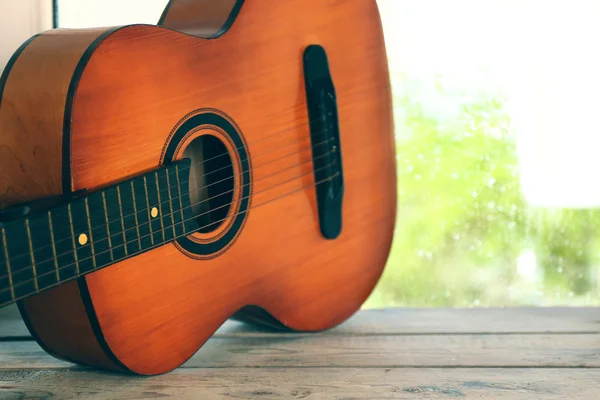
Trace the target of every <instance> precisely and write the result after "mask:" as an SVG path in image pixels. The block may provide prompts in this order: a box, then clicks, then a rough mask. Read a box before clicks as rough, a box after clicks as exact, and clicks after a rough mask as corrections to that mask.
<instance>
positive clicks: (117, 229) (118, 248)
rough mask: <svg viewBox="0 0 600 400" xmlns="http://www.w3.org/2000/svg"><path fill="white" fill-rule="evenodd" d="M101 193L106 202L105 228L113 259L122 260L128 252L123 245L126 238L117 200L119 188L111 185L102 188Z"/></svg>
mask: <svg viewBox="0 0 600 400" xmlns="http://www.w3.org/2000/svg"><path fill="white" fill-rule="evenodd" d="M103 194H104V198H105V199H106V204H107V207H106V208H105V210H106V215H107V216H108V228H107V230H108V231H109V232H110V239H111V244H112V246H111V248H112V252H113V259H114V260H122V259H124V258H125V257H127V255H128V252H127V246H125V241H126V240H127V238H126V237H125V223H124V221H123V212H122V209H121V201H120V200H119V198H120V197H119V190H118V188H117V187H112V188H108V189H106V190H104V192H103Z"/></svg>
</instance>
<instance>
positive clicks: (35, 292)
mask: <svg viewBox="0 0 600 400" xmlns="http://www.w3.org/2000/svg"><path fill="white" fill-rule="evenodd" d="M339 175H340V172H339V171H338V172H336V173H335V174H333V175H331V176H329V177H328V178H326V179H323V180H320V181H318V182H316V183H313V184H310V185H306V186H304V187H302V188H300V189H297V190H294V191H291V192H288V193H286V194H284V195H281V196H278V197H275V198H273V199H271V200H268V201H266V202H264V203H260V204H258V205H255V206H253V207H250V208H249V209H248V210H245V211H242V212H239V213H237V214H235V215H232V216H228V217H226V218H224V219H223V220H221V221H215V222H211V223H210V224H208V225H206V226H203V227H200V228H199V230H200V229H203V228H206V227H209V226H211V225H214V224H216V223H219V222H222V221H225V220H227V219H229V218H233V217H235V216H237V215H240V214H243V213H249V212H250V211H251V210H254V209H257V208H259V207H262V206H265V205H267V204H271V203H273V202H275V201H278V200H281V199H283V198H286V197H288V196H291V195H293V194H295V193H299V192H301V191H303V190H306V189H309V188H312V187H316V186H318V185H321V184H323V183H325V182H328V181H330V180H332V179H335V178H336V177H337V176H339ZM196 218H197V217H194V218H189V219H187V220H185V221H181V222H178V223H177V224H174V225H173V226H176V225H181V224H185V223H186V222H188V221H191V220H194V219H196ZM165 229H170V227H169V228H165ZM162 230H163V231H164V229H162ZM184 230H185V225H184ZM189 235H190V233H184V234H183V235H180V236H177V237H174V238H173V239H172V240H171V241H169V242H167V243H161V244H158V245H154V246H151V247H149V248H147V249H144V250H140V251H138V252H135V253H133V254H130V255H129V257H135V256H137V255H139V254H142V253H145V252H147V251H150V250H154V249H156V248H159V247H162V246H164V245H165V244H168V243H172V242H174V241H176V240H178V239H180V238H182V237H186V236H189ZM149 236H150V235H145V236H144V237H142V238H145V237H149ZM142 238H140V239H142ZM137 241H138V239H135V240H132V241H129V242H127V243H123V244H122V245H119V246H116V247H114V248H113V250H114V249H115V248H118V247H124V246H126V245H128V244H131V243H134V242H137ZM109 251H110V250H105V251H102V252H100V253H98V254H94V255H92V256H90V257H87V258H85V259H82V260H79V261H78V262H77V263H71V264H69V265H65V266H63V267H61V268H58V269H55V270H53V271H49V272H46V273H43V274H41V275H39V276H37V277H34V278H32V279H29V280H27V281H24V282H20V283H18V284H16V285H13V286H12V289H13V290H14V289H16V288H17V287H19V286H23V285H26V284H28V283H30V282H33V281H39V278H41V277H44V276H46V275H51V274H56V271H57V270H58V271H60V270H64V269H66V268H70V267H72V266H74V265H78V264H79V263H81V262H83V261H87V260H90V259H92V258H94V257H97V256H98V255H101V254H104V253H108V252H109ZM119 261H123V260H119ZM119 261H117V262H119ZM103 268H106V267H103ZM92 272H95V271H93V270H92V271H88V272H87V273H92ZM79 276H81V274H80V275H79ZM79 276H74V277H71V278H68V279H65V280H64V281H58V282H56V283H54V284H52V285H49V286H47V287H44V288H43V289H42V290H39V289H38V290H35V291H34V292H32V293H28V294H26V295H23V296H20V297H16V298H13V299H11V300H10V301H7V302H4V303H1V304H0V307H3V306H5V305H8V304H11V303H13V302H15V301H19V300H22V299H25V298H27V297H29V296H32V295H33V294H37V293H40V292H42V291H45V290H48V289H51V288H53V287H56V286H58V285H61V284H63V283H66V282H68V281H71V280H73V279H76V278H78V277H79ZM59 277H60V273H59ZM59 279H60V278H59ZM8 290H11V288H10V287H8V288H5V289H2V290H0V294H2V293H3V292H6V291H8Z"/></svg>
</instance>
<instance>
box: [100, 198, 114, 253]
mask: <svg viewBox="0 0 600 400" xmlns="http://www.w3.org/2000/svg"><path fill="white" fill-rule="evenodd" d="M102 208H103V209H104V220H105V224H106V238H107V241H108V249H109V254H110V261H111V262H114V261H115V252H114V250H113V244H112V237H111V233H110V220H109V219H108V209H107V207H106V192H104V191H103V192H102Z"/></svg>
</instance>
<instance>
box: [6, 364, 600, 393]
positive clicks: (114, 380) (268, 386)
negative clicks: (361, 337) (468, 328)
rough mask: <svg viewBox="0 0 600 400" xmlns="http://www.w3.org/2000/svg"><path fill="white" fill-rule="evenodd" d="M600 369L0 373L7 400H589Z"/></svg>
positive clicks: (599, 389) (599, 379)
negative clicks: (143, 375) (149, 375)
mask: <svg viewBox="0 0 600 400" xmlns="http://www.w3.org/2000/svg"><path fill="white" fill-rule="evenodd" d="M599 382H600V370H589V369H588V370H586V369H473V370H464V369H412V368H404V369H402V368H400V369H383V368H371V369H353V368H344V369H303V368H295V369H279V368H271V369H258V370H257V369H219V370H214V369H213V370H211V369H180V370H177V371H176V372H173V373H171V374H167V375H162V376H157V377H152V378H136V377H129V376H122V375H109V374H104V373H98V372H87V371H84V370H80V369H76V370H73V371H65V370H60V371H25V372H20V371H15V372H1V373H0V385H1V386H0V398H2V399H23V398H25V399H33V398H35V399H44V400H46V399H51V398H52V399H54V398H57V399H65V398H86V399H88V398H91V399H97V400H101V399H111V400H121V399H128V400H131V399H152V398H162V397H174V398H177V399H184V400H185V399H194V400H195V399H283V398H296V399H340V398H352V399H374V398H377V399H459V398H478V399H479V398H488V399H500V400H502V399H511V400H521V399H533V398H535V399H557V398H566V399H590V400H596V399H597V398H598V394H599V393H600V384H599Z"/></svg>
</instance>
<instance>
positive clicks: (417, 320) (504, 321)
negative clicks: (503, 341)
mask: <svg viewBox="0 0 600 400" xmlns="http://www.w3.org/2000/svg"><path fill="white" fill-rule="evenodd" d="M442 333H452V334H458V333H467V334H468V333H485V334H489V333H511V334H514V333H528V334H536V333H562V334H564V333H600V308H509V309H501V308H492V309H389V310H369V311H362V312H360V313H359V314H357V315H356V316H354V317H353V318H351V319H350V320H348V321H347V322H346V323H344V324H342V325H340V326H339V327H337V328H335V329H333V330H330V331H327V332H324V333H322V334H325V335H334V336H342V335H352V336H361V335H383V334H387V335H395V334H442ZM282 335H284V336H285V337H289V334H287V333H284V334H282V333H280V332H273V331H268V330H265V329H262V328H256V327H252V326H249V325H246V324H242V323H239V322H235V321H228V322H227V323H226V324H225V325H224V326H223V327H222V328H221V329H219V331H218V332H217V334H216V336H217V337H248V336H257V337H271V336H282ZM308 335H310V334H308ZM15 336H17V337H19V336H29V333H28V332H27V329H26V328H25V325H24V324H23V322H22V321H21V317H20V315H19V313H18V311H17V310H16V308H15V307H7V308H4V309H1V310H0V338H6V337H15Z"/></svg>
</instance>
